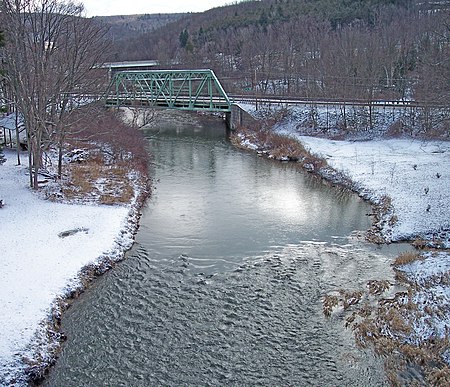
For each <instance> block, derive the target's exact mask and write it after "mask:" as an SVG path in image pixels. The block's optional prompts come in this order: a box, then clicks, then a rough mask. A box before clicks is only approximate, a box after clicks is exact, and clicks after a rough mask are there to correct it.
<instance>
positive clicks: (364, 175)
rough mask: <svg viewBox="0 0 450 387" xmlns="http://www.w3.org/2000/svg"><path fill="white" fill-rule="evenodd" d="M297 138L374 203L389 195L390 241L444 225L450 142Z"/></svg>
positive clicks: (449, 203) (448, 216)
mask: <svg viewBox="0 0 450 387" xmlns="http://www.w3.org/2000/svg"><path fill="white" fill-rule="evenodd" d="M280 133H286V132H283V131H280ZM296 137H297V138H298V139H299V140H300V142H301V143H302V144H303V145H304V146H305V147H306V148H307V149H308V150H310V151H311V152H312V153H314V154H317V155H319V156H321V157H323V158H325V159H326V160H327V162H328V164H329V165H330V166H331V167H333V168H334V169H336V170H339V171H342V172H344V173H345V174H346V175H347V176H348V177H349V178H350V179H351V180H352V181H354V182H355V183H356V184H357V185H358V186H359V189H358V191H360V192H361V193H362V194H363V195H364V196H366V197H368V198H370V199H372V200H373V201H375V202H376V201H377V200H379V199H380V198H381V197H382V196H383V195H387V196H389V197H390V198H391V200H392V205H393V206H394V209H395V213H396V216H397V218H398V222H397V223H396V224H395V225H393V230H392V240H394V241H396V240H402V239H409V238H410V237H415V236H418V235H422V236H423V235H425V234H427V233H429V232H439V231H441V230H443V229H446V230H448V229H449V227H450V224H449V220H450V212H449V208H450V189H449V187H450V142H444V141H427V142H423V141H418V140H411V139H409V140H405V139H389V140H373V141H335V140H327V139H322V138H314V137H307V136H296Z"/></svg>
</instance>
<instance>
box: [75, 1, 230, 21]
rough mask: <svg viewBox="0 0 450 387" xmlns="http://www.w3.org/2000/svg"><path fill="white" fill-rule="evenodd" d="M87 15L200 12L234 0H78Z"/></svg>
mask: <svg viewBox="0 0 450 387" xmlns="http://www.w3.org/2000/svg"><path fill="white" fill-rule="evenodd" d="M79 2H81V3H83V4H84V7H85V10H86V13H87V16H89V17H90V16H109V15H133V14H151V13H177V12H202V11H206V10H207V9H211V8H214V7H220V6H222V5H226V4H231V3H234V2H235V0H84V1H83V0H79Z"/></svg>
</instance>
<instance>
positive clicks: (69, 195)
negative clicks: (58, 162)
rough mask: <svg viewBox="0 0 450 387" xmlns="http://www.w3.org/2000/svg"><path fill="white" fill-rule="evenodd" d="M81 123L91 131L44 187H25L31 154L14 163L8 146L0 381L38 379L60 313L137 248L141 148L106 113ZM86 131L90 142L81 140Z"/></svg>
mask: <svg viewBox="0 0 450 387" xmlns="http://www.w3.org/2000/svg"><path fill="white" fill-rule="evenodd" d="M80 115H83V112H80ZM82 118H84V116H83V117H82ZM84 120H85V122H82V120H80V121H79V124H80V126H82V127H83V128H84V131H85V133H81V132H78V133H77V135H78V137H77V139H71V140H70V146H69V148H70V151H69V150H66V152H65V157H64V169H63V176H62V179H56V175H55V163H49V164H48V165H47V170H46V173H45V176H44V175H42V176H40V189H39V191H32V190H30V188H29V175H28V168H27V166H28V155H27V153H26V152H25V153H21V155H20V158H21V165H17V155H16V152H15V150H14V151H13V150H9V149H4V150H3V155H4V157H5V158H6V161H5V162H4V163H1V164H0V199H1V200H2V202H3V207H2V208H0V230H1V232H0V244H1V246H2V254H1V255H0V266H1V268H2V270H1V271H0V282H1V286H0V305H1V308H2V310H1V314H0V325H1V331H0V332H1V334H0V385H17V386H21V385H27V384H29V383H33V382H36V381H39V380H40V379H41V378H42V376H43V375H44V374H45V372H46V371H47V369H48V367H50V366H51V365H52V364H53V362H54V361H55V359H56V356H57V353H58V351H59V348H60V344H61V342H62V341H64V335H63V334H62V333H61V332H60V330H59V326H60V321H61V316H62V313H63V312H64V311H65V310H66V309H67V308H68V306H69V304H70V302H71V300H72V299H74V298H76V297H78V295H79V294H81V293H82V292H83V291H84V289H85V288H86V287H87V286H88V285H89V283H90V282H91V281H92V279H94V278H95V277H97V276H99V275H101V274H103V273H105V272H106V271H107V270H109V269H110V268H111V267H113V266H114V264H115V263H116V262H118V261H120V260H122V259H123V257H124V254H125V252H126V251H127V250H128V249H130V248H131V246H132V244H133V242H134V234H135V232H136V230H137V227H138V221H139V216H140V211H139V210H140V207H141V206H142V204H143V201H144V200H145V198H146V196H147V195H148V193H149V178H148V175H147V174H146V171H145V170H144V166H146V165H148V159H147V158H146V157H148V152H147V151H146V150H145V142H144V141H140V140H139V139H138V138H137V137H139V136H140V134H139V133H138V131H137V130H136V129H133V128H130V127H128V128H127V127H126V126H122V125H123V124H121V123H120V121H118V120H117V119H116V118H115V117H114V116H113V115H110V114H108V113H102V112H100V114H98V115H97V116H96V117H95V118H92V117H90V118H88V117H87V116H86V117H85V118H84ZM106 129H107V133H108V137H107V136H106V135H105V133H106ZM114 131H120V135H119V136H117V137H115V136H114ZM96 132H98V133H99V136H102V138H96V137H95V136H94V135H95V134H96ZM83 134H84V138H89V141H80V138H82V136H83ZM122 136H127V143H126V144H123V143H121V138H122ZM142 149H143V150H144V152H145V154H144V152H143V151H142ZM145 155H147V156H145ZM49 156H50V159H51V158H52V154H50V155H49Z"/></svg>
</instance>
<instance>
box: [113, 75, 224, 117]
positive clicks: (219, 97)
mask: <svg viewBox="0 0 450 387" xmlns="http://www.w3.org/2000/svg"><path fill="white" fill-rule="evenodd" d="M106 106H115V107H125V106H129V107H160V108H168V109H181V110H192V111H209V112H224V113H231V111H232V102H231V101H230V98H229V97H228V95H227V94H226V93H225V90H224V89H223V87H222V85H221V84H220V82H219V80H218V79H217V77H216V75H215V74H214V72H213V71H212V70H149V71H144V70H139V71H121V72H118V73H116V74H115V75H114V77H113V78H112V80H111V83H110V85H109V88H108V91H107V94H106Z"/></svg>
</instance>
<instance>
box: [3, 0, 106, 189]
mask: <svg viewBox="0 0 450 387" xmlns="http://www.w3.org/2000/svg"><path fill="white" fill-rule="evenodd" d="M0 7H1V8H0V10H1V14H0V15H1V16H0V17H1V21H2V24H3V25H4V26H5V32H6V33H5V35H6V42H7V44H6V47H5V48H6V69H7V77H8V81H9V82H10V84H11V86H12V88H13V90H14V93H15V96H16V100H17V108H18V110H20V112H21V113H22V114H23V117H24V121H25V125H26V128H27V139H28V149H29V156H30V157H29V164H30V165H29V167H30V185H31V186H32V187H34V188H35V189H37V188H38V172H39V168H41V167H42V155H43V152H44V151H46V150H47V149H48V148H49V146H50V145H53V144H55V143H56V144H57V145H58V146H59V148H60V149H62V145H63V142H64V139H65V128H66V125H67V120H68V119H69V116H70V112H71V111H72V110H73V109H74V108H76V107H77V106H78V105H79V103H80V100H79V96H80V95H81V94H83V93H85V92H86V91H90V90H89V89H90V87H91V86H92V85H94V84H96V83H97V81H96V79H95V76H94V71H93V70H92V69H93V68H95V66H96V65H97V64H99V63H101V58H102V54H103V52H104V50H105V48H106V43H104V40H103V37H104V31H103V30H102V29H101V27H99V26H96V25H94V24H93V22H92V21H91V20H89V19H84V18H82V15H83V6H82V5H81V4H75V3H73V2H71V1H58V0H3V1H2V2H1V5H0ZM61 156H62V153H61V152H60V159H61Z"/></svg>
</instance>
